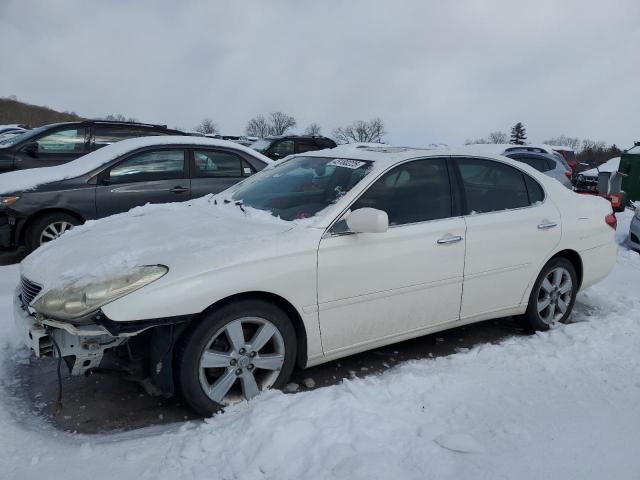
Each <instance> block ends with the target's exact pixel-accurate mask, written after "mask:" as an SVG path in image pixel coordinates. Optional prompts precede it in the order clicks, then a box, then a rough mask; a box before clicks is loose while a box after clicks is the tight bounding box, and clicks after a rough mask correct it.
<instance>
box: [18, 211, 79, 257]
mask: <svg viewBox="0 0 640 480" xmlns="http://www.w3.org/2000/svg"><path fill="white" fill-rule="evenodd" d="M81 223H82V221H81V220H80V219H79V218H78V217H75V216H73V215H70V214H68V213H65V212H52V213H47V214H46V215H43V216H42V217H40V218H37V219H36V220H35V221H34V222H33V223H32V224H31V225H29V227H28V228H27V231H26V233H25V245H26V247H27V250H28V251H29V252H32V251H34V250H35V249H36V248H38V247H39V246H40V245H42V244H44V243H48V242H50V241H51V240H55V239H56V238H58V237H59V236H60V235H62V233H64V232H65V231H67V230H70V229H71V228H73V227H76V226H78V225H80V224H81ZM56 232H57V234H56Z"/></svg>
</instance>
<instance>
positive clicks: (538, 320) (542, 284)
mask: <svg viewBox="0 0 640 480" xmlns="http://www.w3.org/2000/svg"><path fill="white" fill-rule="evenodd" d="M577 293H578V277H577V275H576V269H575V268H574V266H573V264H572V263H571V262H570V261H569V260H567V259H566V258H554V259H552V260H550V261H549V262H548V263H547V264H546V265H545V266H544V268H543V269H542V272H540V275H539V276H538V278H537V280H536V283H535V284H534V285H533V289H532V290H531V295H530V297H529V306H528V307H527V311H526V313H525V314H524V315H523V318H522V319H523V320H524V321H525V323H526V325H527V326H528V327H529V328H531V329H532V330H549V328H551V327H552V326H553V325H555V324H557V323H566V322H567V321H568V319H569V315H570V314H571V310H573V304H574V303H575V301H576V295H577Z"/></svg>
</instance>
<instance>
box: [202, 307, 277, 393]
mask: <svg viewBox="0 0 640 480" xmlns="http://www.w3.org/2000/svg"><path fill="white" fill-rule="evenodd" d="M284 358H285V346H284V340H283V338H282V335H281V333H280V332H279V331H278V329H277V328H276V327H275V325H274V324H273V323H271V322H270V321H268V320H266V319H264V318H259V317H243V318H239V319H237V320H233V321H231V322H229V323H228V324H226V325H225V326H224V327H223V328H222V329H220V330H218V331H217V332H216V333H215V334H214V335H213V336H212V337H211V340H210V341H209V342H208V343H207V345H206V347H205V348H204V350H203V352H202V355H201V357H200V363H199V378H200V386H201V387H202V389H203V391H204V393H205V394H206V395H207V396H208V397H209V398H210V399H211V400H213V401H214V402H216V403H218V404H220V405H229V404H232V403H235V402H237V401H240V400H242V399H245V400H250V399H252V398H253V397H255V396H256V395H258V394H259V393H260V392H261V391H263V390H266V389H268V388H270V387H271V386H272V385H273V384H274V383H275V382H276V380H277V378H278V375H279V374H280V370H281V369H282V366H283V364H284Z"/></svg>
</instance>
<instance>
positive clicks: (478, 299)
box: [455, 157, 561, 320]
mask: <svg viewBox="0 0 640 480" xmlns="http://www.w3.org/2000/svg"><path fill="white" fill-rule="evenodd" d="M455 164H456V165H457V167H458V172H459V180H460V184H461V190H462V192H463V194H464V195H463V197H464V199H465V203H466V207H465V209H466V213H467V215H466V216H465V217H464V219H465V222H466V227H467V235H466V245H467V249H466V258H465V267H464V288H463V292H464V293H463V296H462V307H461V311H460V317H461V319H463V320H464V319H469V318H473V317H476V316H482V315H485V314H488V313H493V314H495V315H499V314H500V312H501V311H507V310H509V309H510V308H513V307H516V306H518V305H520V304H521V303H522V302H523V301H526V299H525V298H524V293H525V291H526V289H527V286H528V285H529V283H530V282H531V281H532V280H533V279H535V278H536V276H537V275H538V273H539V271H540V269H541V267H542V265H543V263H544V262H545V260H546V259H547V258H548V256H549V255H550V253H551V252H552V251H553V249H554V248H555V247H556V245H557V244H558V242H559V241H560V237H561V226H560V212H559V211H558V210H557V208H556V207H555V206H554V205H553V203H552V202H551V201H550V200H549V199H547V198H545V193H544V190H543V189H542V187H541V186H540V184H539V183H538V182H537V181H536V180H535V179H533V178H532V177H531V176H529V175H528V174H526V173H524V172H523V171H521V170H520V169H517V168H514V167H513V166H511V165H508V164H506V163H502V162H498V161H495V160H488V159H480V158H464V157H459V158H455Z"/></svg>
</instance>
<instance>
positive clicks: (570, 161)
mask: <svg viewBox="0 0 640 480" xmlns="http://www.w3.org/2000/svg"><path fill="white" fill-rule="evenodd" d="M550 147H551V148H552V149H553V151H554V152H556V153H559V154H560V155H562V157H563V158H564V159H565V161H566V162H567V165H569V168H571V171H573V172H575V171H576V170H577V168H578V165H579V162H578V157H576V152H575V151H574V150H573V148H571V147H564V146H561V145H550Z"/></svg>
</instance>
